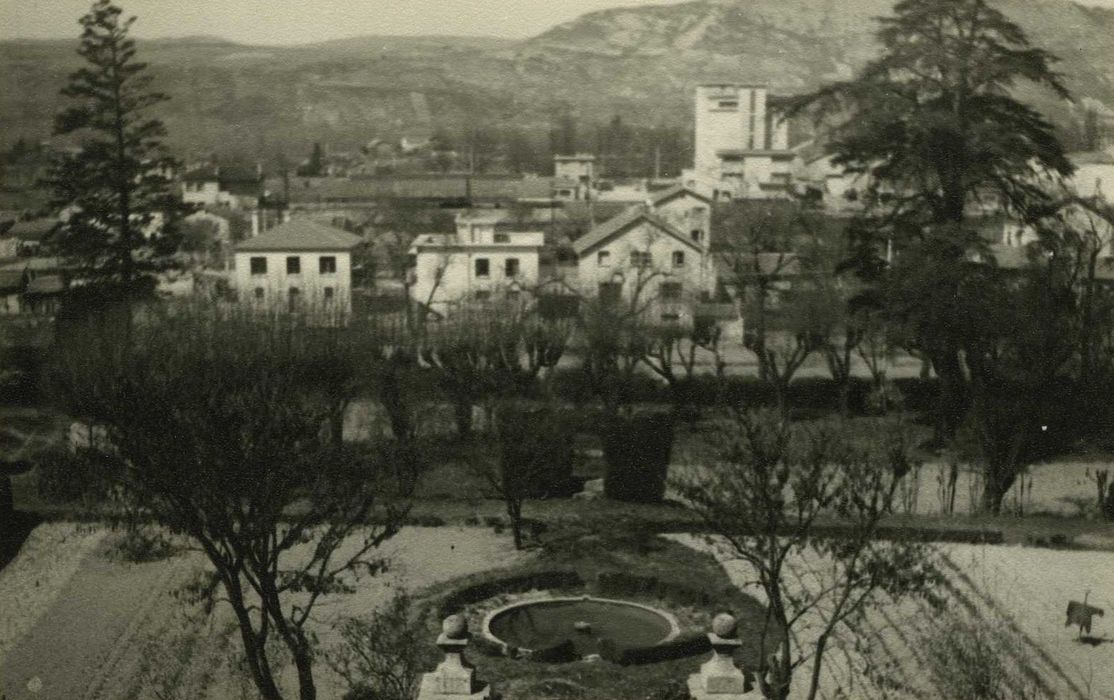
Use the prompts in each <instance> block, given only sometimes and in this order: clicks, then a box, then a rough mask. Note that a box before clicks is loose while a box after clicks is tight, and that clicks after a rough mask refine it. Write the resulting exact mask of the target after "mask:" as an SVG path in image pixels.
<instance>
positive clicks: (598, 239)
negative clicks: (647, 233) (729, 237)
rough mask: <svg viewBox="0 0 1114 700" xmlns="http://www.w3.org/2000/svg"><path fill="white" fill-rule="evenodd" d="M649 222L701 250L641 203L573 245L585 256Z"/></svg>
mask: <svg viewBox="0 0 1114 700" xmlns="http://www.w3.org/2000/svg"><path fill="white" fill-rule="evenodd" d="M643 222H645V223H648V224H650V225H651V226H653V227H655V228H657V229H659V230H660V231H662V232H663V233H666V234H668V235H670V236H672V237H673V238H676V239H677V240H678V241H680V242H682V243H684V244H685V245H687V246H689V247H690V248H693V249H694V250H696V251H700V252H702V251H701V248H700V246H699V245H697V244H696V243H694V242H693V241H691V240H689V239H688V237H687V236H685V234H683V233H681V232H680V231H678V230H677V229H676V228H674V227H673V226H672V225H670V224H669V223H668V222H666V221H664V220H662V219H661V218H660V217H658V216H656V215H654V214H652V213H651V212H650V211H649V210H648V209H646V208H645V207H644V206H641V205H635V206H633V207H630V208H628V209H627V210H626V211H624V212H623V213H621V214H619V215H617V216H614V217H612V218H610V219H608V220H607V221H605V222H603V223H602V224H600V225H599V226H596V227H595V228H593V229H592V230H591V231H589V232H588V233H586V234H584V235H583V236H581V237H580V238H578V239H576V240H575V241H573V244H572V247H573V250H574V251H576V254H577V255H578V256H583V255H584V254H586V253H587V252H588V251H590V250H592V249H593V248H595V247H596V246H599V245H602V244H603V243H605V242H607V241H608V240H610V239H611V238H612V237H614V236H617V235H619V234H621V233H623V232H624V231H627V230H629V229H630V228H632V227H634V226H637V225H638V224H640V223H643Z"/></svg>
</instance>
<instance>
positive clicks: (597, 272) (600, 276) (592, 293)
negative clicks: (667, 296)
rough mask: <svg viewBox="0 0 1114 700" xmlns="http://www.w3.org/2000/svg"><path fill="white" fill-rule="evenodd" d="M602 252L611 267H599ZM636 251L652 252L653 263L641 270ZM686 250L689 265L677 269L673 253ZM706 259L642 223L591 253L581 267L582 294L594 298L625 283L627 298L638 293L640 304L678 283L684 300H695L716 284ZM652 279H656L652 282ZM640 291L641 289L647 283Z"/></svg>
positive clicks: (686, 263) (579, 279)
mask: <svg viewBox="0 0 1114 700" xmlns="http://www.w3.org/2000/svg"><path fill="white" fill-rule="evenodd" d="M601 251H606V252H607V253H609V254H610V255H609V264H608V265H607V266H601V265H600V264H599V254H600V252H601ZM633 251H639V252H649V253H650V256H651V258H652V262H651V265H650V267H649V268H643V269H642V270H641V271H640V270H639V269H638V268H635V267H633V266H632V264H631V253H632V252H633ZM676 251H683V252H684V254H685V265H684V267H682V268H674V267H673V265H672V259H673V253H674V252H676ZM706 257H707V256H704V255H701V254H700V253H699V252H697V251H696V250H693V249H692V248H691V247H689V246H687V245H685V244H684V243H681V242H680V241H678V240H677V239H675V238H673V237H672V236H670V235H668V234H666V233H663V232H662V231H661V229H659V228H657V227H656V226H653V225H652V224H649V223H646V222H642V223H640V224H638V225H636V226H634V227H632V228H631V229H629V230H628V231H626V232H625V233H623V234H621V235H619V236H617V237H615V238H613V239H611V240H610V241H608V242H607V243H606V244H605V245H603V246H599V247H597V248H594V249H592V250H590V251H589V252H588V253H587V254H586V255H584V256H582V257H581V258H580V260H579V261H578V264H577V280H578V285H579V287H580V292H581V294H583V295H584V296H585V297H588V298H594V297H596V296H597V295H598V294H599V285H600V284H601V283H603V282H621V283H622V285H623V296H624V298H626V299H628V300H629V299H631V298H633V297H634V296H635V294H638V298H639V301H640V302H641V301H643V300H648V299H650V298H656V297H657V295H658V290H659V287H660V285H661V283H662V282H670V281H678V282H681V284H682V285H683V292H682V296H683V298H686V299H689V300H695V299H696V298H697V297H698V296H699V294H700V292H702V291H711V289H712V287H713V284H712V281H711V275H710V274H709V271H708V269H707V264H706ZM651 277H652V279H651ZM647 280H649V282H648V284H645V285H644V286H643V287H642V290H641V292H639V291H638V290H639V286H640V284H642V283H646V281H647Z"/></svg>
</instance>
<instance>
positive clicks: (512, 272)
mask: <svg viewBox="0 0 1114 700" xmlns="http://www.w3.org/2000/svg"><path fill="white" fill-rule="evenodd" d="M503 272H504V273H505V274H506V275H507V277H518V258H507V259H506V260H504V261H503Z"/></svg>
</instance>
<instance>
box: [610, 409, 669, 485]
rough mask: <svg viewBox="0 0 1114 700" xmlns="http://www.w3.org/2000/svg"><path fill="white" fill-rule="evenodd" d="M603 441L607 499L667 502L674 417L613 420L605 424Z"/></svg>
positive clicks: (649, 415)
mask: <svg viewBox="0 0 1114 700" xmlns="http://www.w3.org/2000/svg"><path fill="white" fill-rule="evenodd" d="M600 437H601V438H602V441H603V455H604V460H605V461H606V462H607V470H606V472H605V473H604V477H603V493H604V495H605V496H607V497H608V498H611V499H614V500H617V501H629V502H632V503H660V502H661V501H662V499H664V498H665V483H666V478H667V476H668V474H669V457H670V453H671V452H672V451H673V416H672V415H670V414H668V413H644V414H635V415H634V416H632V417H630V418H622V417H614V418H611V419H610V420H608V421H607V422H606V423H604V426H603V434H602V435H601V436H600Z"/></svg>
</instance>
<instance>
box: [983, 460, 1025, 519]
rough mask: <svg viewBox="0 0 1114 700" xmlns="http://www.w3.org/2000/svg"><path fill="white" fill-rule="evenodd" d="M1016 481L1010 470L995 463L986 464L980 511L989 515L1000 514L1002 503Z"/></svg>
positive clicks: (1015, 475) (1014, 474) (1015, 476)
mask: <svg viewBox="0 0 1114 700" xmlns="http://www.w3.org/2000/svg"><path fill="white" fill-rule="evenodd" d="M1016 480H1017V474H1016V473H1014V472H1013V470H1012V469H1007V468H1006V466H1005V465H1003V464H1000V463H997V462H996V461H991V462H990V463H988V464H987V466H986V470H985V472H984V479H983V481H984V483H983V491H982V511H983V512H984V513H988V514H990V515H999V514H1001V512H1002V501H1003V500H1004V499H1005V497H1006V494H1007V493H1009V490H1010V487H1012V486H1013V483H1014V481H1016Z"/></svg>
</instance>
